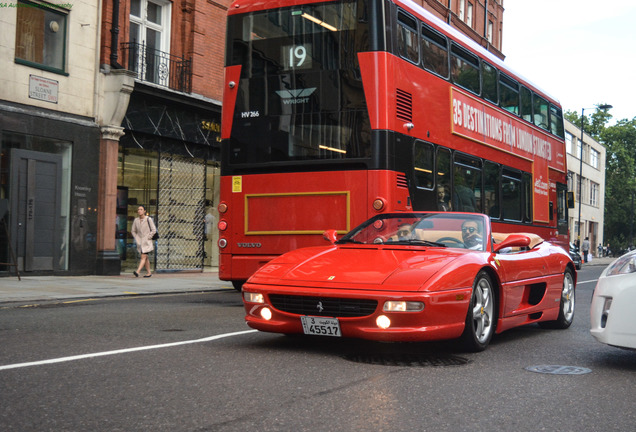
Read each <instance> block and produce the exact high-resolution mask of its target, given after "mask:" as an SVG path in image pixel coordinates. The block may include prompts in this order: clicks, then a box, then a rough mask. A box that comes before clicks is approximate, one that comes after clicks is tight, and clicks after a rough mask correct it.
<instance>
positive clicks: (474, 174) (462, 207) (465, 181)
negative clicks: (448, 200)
mask: <svg viewBox="0 0 636 432" xmlns="http://www.w3.org/2000/svg"><path fill="white" fill-rule="evenodd" d="M453 211H464V212H477V213H481V212H482V211H481V162H480V161H479V160H478V159H472V158H468V157H465V156H457V155H456V156H455V164H454V166H453Z"/></svg>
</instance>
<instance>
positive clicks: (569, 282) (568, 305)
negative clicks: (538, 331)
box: [539, 269, 574, 329]
mask: <svg viewBox="0 0 636 432" xmlns="http://www.w3.org/2000/svg"><path fill="white" fill-rule="evenodd" d="M572 321H574V276H572V271H571V270H570V269H566V270H565V273H564V274H563V288H562V289H561V303H559V317H558V318H557V319H556V321H548V322H543V323H539V325H540V326H541V327H543V328H551V329H566V328H568V327H570V325H571V324H572Z"/></svg>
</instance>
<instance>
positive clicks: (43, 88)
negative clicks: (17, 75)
mask: <svg viewBox="0 0 636 432" xmlns="http://www.w3.org/2000/svg"><path fill="white" fill-rule="evenodd" d="M58 87H59V82H58V81H55V80H52V79H48V78H43V77H39V76H37V75H29V97H30V98H31V99H37V100H41V101H44V102H51V103H54V104H56V103H57V89H58Z"/></svg>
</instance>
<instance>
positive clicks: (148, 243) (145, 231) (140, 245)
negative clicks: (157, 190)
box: [131, 216, 157, 253]
mask: <svg viewBox="0 0 636 432" xmlns="http://www.w3.org/2000/svg"><path fill="white" fill-rule="evenodd" d="M131 232H132V235H133V237H134V239H135V243H137V250H138V251H139V252H140V253H149V252H152V251H153V250H154V249H155V248H154V243H155V242H154V240H153V239H152V236H153V235H155V233H156V232H157V228H155V223H154V222H153V220H152V218H151V217H150V216H146V217H144V218H143V219H139V218H138V217H136V218H135V220H134V221H133V224H132V230H131Z"/></svg>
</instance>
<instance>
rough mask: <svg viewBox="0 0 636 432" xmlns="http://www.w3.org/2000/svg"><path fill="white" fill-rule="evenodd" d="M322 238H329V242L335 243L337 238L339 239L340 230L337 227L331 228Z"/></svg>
mask: <svg viewBox="0 0 636 432" xmlns="http://www.w3.org/2000/svg"><path fill="white" fill-rule="evenodd" d="M322 238H324V239H325V240H327V241H328V242H329V243H331V244H334V243H336V240H338V231H336V230H335V229H330V230H327V231H325V232H324V233H322Z"/></svg>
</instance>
